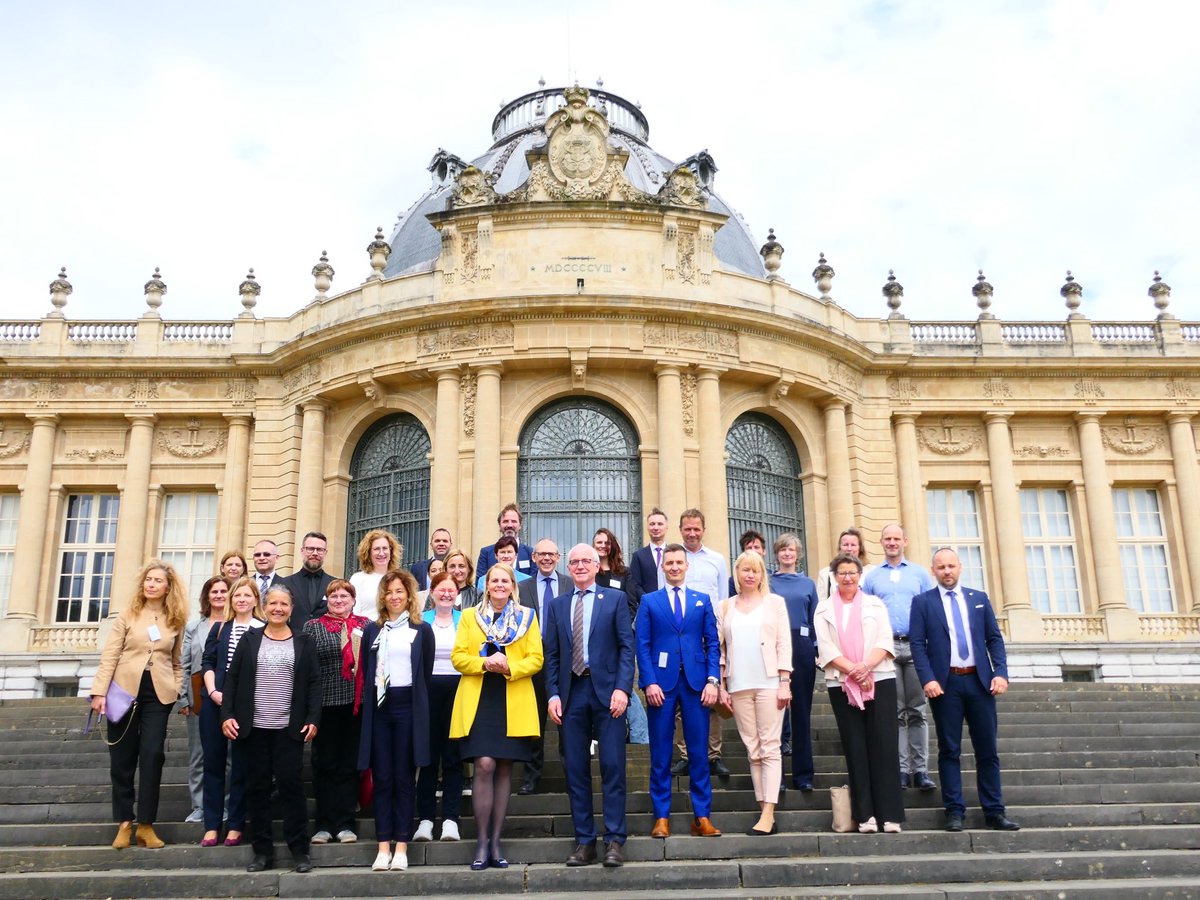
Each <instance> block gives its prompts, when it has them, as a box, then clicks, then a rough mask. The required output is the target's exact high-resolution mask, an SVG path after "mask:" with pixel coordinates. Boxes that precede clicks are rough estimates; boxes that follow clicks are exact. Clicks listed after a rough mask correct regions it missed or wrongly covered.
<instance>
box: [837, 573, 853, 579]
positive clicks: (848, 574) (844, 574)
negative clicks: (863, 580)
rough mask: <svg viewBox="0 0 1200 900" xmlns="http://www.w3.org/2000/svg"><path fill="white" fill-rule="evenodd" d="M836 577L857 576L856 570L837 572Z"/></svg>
mask: <svg viewBox="0 0 1200 900" xmlns="http://www.w3.org/2000/svg"><path fill="white" fill-rule="evenodd" d="M837 577H838V578H857V577H858V572H838V573H837Z"/></svg>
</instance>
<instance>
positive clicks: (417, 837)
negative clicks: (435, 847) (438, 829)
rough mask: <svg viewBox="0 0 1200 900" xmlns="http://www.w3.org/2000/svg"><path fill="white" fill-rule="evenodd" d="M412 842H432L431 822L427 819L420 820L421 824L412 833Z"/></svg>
mask: <svg viewBox="0 0 1200 900" xmlns="http://www.w3.org/2000/svg"><path fill="white" fill-rule="evenodd" d="M413 840H414V841H432V840H433V822H431V821H430V820H429V819H422V820H421V824H419V825H418V826H417V830H416V831H414V832H413Z"/></svg>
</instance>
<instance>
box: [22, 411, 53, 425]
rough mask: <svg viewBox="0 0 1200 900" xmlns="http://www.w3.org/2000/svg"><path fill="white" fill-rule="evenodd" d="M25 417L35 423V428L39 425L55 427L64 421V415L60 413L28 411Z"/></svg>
mask: <svg viewBox="0 0 1200 900" xmlns="http://www.w3.org/2000/svg"><path fill="white" fill-rule="evenodd" d="M25 418H27V419H28V420H29V421H30V422H31V423H32V424H33V427H34V428H36V427H37V426H39V425H50V426H51V427H53V426H55V425H57V424H58V423H59V422H61V421H62V416H60V415H59V414H58V413H26V414H25Z"/></svg>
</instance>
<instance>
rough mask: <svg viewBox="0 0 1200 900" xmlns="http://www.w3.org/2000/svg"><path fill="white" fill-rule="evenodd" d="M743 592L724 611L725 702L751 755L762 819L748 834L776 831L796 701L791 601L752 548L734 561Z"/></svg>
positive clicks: (726, 603) (727, 601) (735, 577)
mask: <svg viewBox="0 0 1200 900" xmlns="http://www.w3.org/2000/svg"><path fill="white" fill-rule="evenodd" d="M733 573H734V581H735V583H736V584H737V588H738V592H737V593H736V594H735V595H734V596H732V597H730V598H729V599H728V600H726V601H725V603H724V605H723V607H722V613H721V616H720V623H719V629H718V630H719V631H720V634H721V684H722V687H721V703H722V704H724V705H725V706H727V707H728V706H732V708H733V717H734V720H735V721H736V722H737V730H738V734H739V735H740V736H741V738H742V743H743V744H745V745H746V754H747V756H748V757H749V758H750V780H751V781H752V782H753V784H754V799H755V800H757V801H758V807H759V810H760V815H759V817H758V821H757V822H755V823H754V825H753V826H751V827H750V829H749V830H748V831H747V832H746V834H749V835H754V836H758V835H768V834H777V833H778V832H779V828H778V826H777V825H776V824H775V806H776V804H778V802H779V785H780V782H781V781H782V780H783V757H782V755H781V753H780V743H779V734H780V731H781V730H782V728H783V715H784V710H786V709H787V708H788V705H789V704H790V703H791V702H792V629H791V625H790V624H789V622H788V613H787V605H786V604H785V603H784V600H783V598H782V597H780V596H779V595H778V594H772V593H770V592H769V591H768V587H767V566H766V563H764V562H763V558H762V556H760V555H759V554H758V553H756V552H754V551H753V550H747V551H746V552H745V553H743V554H742V555H741V556H739V557H738V558H737V560H736V561H735V562H734V564H733Z"/></svg>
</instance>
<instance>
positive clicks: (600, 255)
mask: <svg viewBox="0 0 1200 900" xmlns="http://www.w3.org/2000/svg"><path fill="white" fill-rule="evenodd" d="M648 130H649V129H648V124H647V122H646V119H645V117H644V116H643V115H642V113H641V111H640V110H639V109H638V108H637V107H635V106H634V105H632V104H630V103H628V102H626V101H625V100H623V99H622V98H620V97H618V96H616V95H613V94H611V93H607V92H604V91H594V92H591V93H590V94H589V93H588V92H587V91H585V90H583V89H578V88H569V89H567V90H565V91H563V90H551V89H546V88H542V89H539V90H538V91H535V92H533V93H531V94H528V95H525V96H524V97H521V98H518V100H516V101H513V102H512V103H510V104H508V106H506V107H505V108H504V109H502V110H501V112H500V114H498V115H497V116H496V120H495V121H494V123H493V138H494V144H493V146H492V147H491V148H490V149H489V150H488V151H487V152H486V153H485V154H483V155H482V156H480V157H478V158H476V159H475V160H473V161H472V162H470V163H468V162H466V161H464V160H463V159H461V158H459V157H456V156H454V155H452V154H449V153H446V152H444V151H439V153H438V154H437V155H436V156H435V157H434V158H433V160H432V162H431V164H430V172H431V174H432V176H433V185H432V187H431V188H430V190H429V191H428V192H427V193H426V194H425V195H424V196H423V197H422V198H420V199H419V200H418V201H417V202H416V203H415V204H414V205H413V207H412V208H410V210H409V211H408V212H407V213H406V214H405V215H404V216H403V217H401V221H400V223H399V224H398V225H397V226H396V228H395V229H394V231H393V233H392V234H391V236H390V238H385V235H384V233H383V231H382V230H380V231H379V232H378V233H377V234H376V236H375V239H374V240H373V241H371V243H370V244H369V246H368V247H367V253H368V256H369V261H370V272H369V275H368V277H367V278H366V280H365V281H363V282H362V283H361V284H359V285H357V286H355V287H353V288H351V289H349V290H346V291H344V292H341V293H331V287H332V281H333V278H334V276H335V273H334V270H333V267H332V266H331V264H330V261H329V260H327V259H325V258H324V256H322V258H321V259H320V261H319V262H318V263H317V264H316V266H314V268H313V277H314V283H315V288H316V295H315V296H314V297H313V298H312V300H311V301H310V302H307V303H306V305H304V306H303V307H302V308H301V309H299V310H298V311H297V312H295V313H294V314H293V315H291V316H289V317H287V318H280V319H263V318H259V317H257V316H256V315H255V312H254V306H255V302H256V297H257V295H258V292H259V290H260V288H259V285H258V283H257V281H256V280H255V278H254V276H253V272H251V273H250V274H249V275H248V276H247V278H246V280H245V281H244V282H243V283H242V285H241V286H240V289H239V292H240V297H241V302H242V305H243V311H242V313H241V314H240V315H239V316H238V317H236V318H234V319H232V320H226V321H205V322H170V321H166V320H164V319H163V318H162V317H161V316H160V313H159V307H160V306H161V304H162V303H163V295H164V294H165V292H166V285H165V284H164V282H163V281H162V279H161V278H160V277H159V275H158V273H157V272H156V274H155V276H154V277H152V278H151V279H150V280H149V281H148V282H147V283H146V286H145V294H146V302H147V309H146V311H145V313H144V314H143V315H142V316H141V317H140V318H138V319H135V320H126V321H111V322H94V321H89V322H84V321H73V320H71V319H70V318H69V317H68V315H67V313H66V306H67V304H68V300H69V295H70V293H71V290H72V288H71V285H70V282H69V281H68V279H67V276H66V272H65V271H64V272H63V273H61V274H60V275H59V277H58V278H56V279H55V280H54V282H53V283H52V284H51V286H50V290H51V311H50V312H49V313H48V314H47V315H45V316H44V317H43V318H41V319H33V320H21V321H16V320H10V321H3V322H0V358H2V360H3V370H2V371H0V615H2V617H0V678H2V680H0V696H8V697H13V696H31V695H40V694H42V693H45V692H48V691H49V692H55V691H57V692H64V691H65V692H71V693H73V692H75V691H77V690H85V689H86V687H87V684H88V683H89V680H90V676H91V672H92V671H93V669H94V666H95V661H96V657H97V652H98V642H99V641H100V640H101V639H102V634H103V630H104V622H105V620H106V619H107V618H109V617H110V616H111V615H113V614H114V612H116V611H117V610H119V609H120V608H121V607H122V606H123V605H124V604H125V603H127V602H128V599H129V596H130V595H131V592H132V590H133V588H134V585H133V583H132V582H133V580H134V578H135V576H136V573H137V572H138V570H139V568H140V566H141V565H142V564H143V562H144V560H145V559H146V558H148V557H151V556H162V557H164V558H167V559H169V560H172V561H173V562H175V563H176V564H177V565H178V566H179V567H180V568H181V570H183V571H184V573H185V576H186V577H187V578H188V579H189V583H190V584H191V585H192V586H193V595H194V588H195V587H196V586H198V584H199V583H200V582H202V581H203V580H204V578H206V577H208V575H210V574H212V572H213V571H214V569H215V560H216V558H218V557H219V556H220V554H221V553H222V551H224V550H226V549H231V548H238V549H242V550H243V552H245V551H246V549H247V548H248V547H250V546H251V545H252V544H253V543H254V542H255V541H257V540H259V539H262V538H271V539H273V540H275V541H277V542H278V543H279V546H280V551H281V554H282V556H281V568H284V569H285V570H288V567H289V564H290V563H291V561H292V560H293V559H294V552H295V548H296V547H297V545H298V544H297V540H298V537H300V536H302V535H303V534H304V533H305V532H306V531H308V530H310V529H312V528H318V527H319V528H320V529H321V530H323V531H324V532H326V533H327V534H328V535H329V537H330V540H331V554H330V557H329V562H328V564H327V568H328V569H329V570H330V571H334V572H338V571H342V570H343V569H345V567H346V566H347V565H350V554H352V551H353V545H354V544H355V543H356V541H357V539H358V537H359V536H360V535H361V534H362V533H364V531H365V530H366V529H368V528H370V527H374V526H376V525H384V526H387V527H391V528H393V529H394V530H396V531H397V533H398V534H400V535H401V537H402V539H403V540H404V543H405V544H406V545H408V557H409V558H411V559H416V558H420V557H422V556H423V555H424V552H423V551H424V543H425V541H426V540H427V537H428V532H429V529H430V527H431V526H432V527H437V526H443V527H447V528H449V529H450V530H451V532H452V534H453V535H454V537H455V542H456V543H457V544H459V545H462V546H465V547H468V548H470V552H471V554H472V556H473V555H474V551H475V549H477V548H478V547H479V546H481V545H482V544H483V543H485V542H490V541H491V540H493V539H494V536H495V533H496V526H495V521H496V520H495V516H496V513H497V511H498V510H499V509H500V507H501V506H502V505H503V504H504V503H505V502H507V501H509V500H513V499H516V500H518V501H519V502H520V503H521V504H522V506H523V507H524V508H525V510H526V514H527V521H526V528H525V531H524V537H526V538H529V539H536V538H537V537H540V536H541V535H543V534H550V535H553V536H555V537H556V538H557V539H559V540H560V542H565V541H570V540H578V539H584V540H588V539H590V536H591V533H592V532H593V531H594V530H595V528H596V527H597V526H598V525H601V524H605V525H608V526H609V527H611V528H613V530H614V531H616V533H617V534H618V535H619V536H620V537H621V539H622V540H623V541H624V542H625V543H626V544H627V546H628V547H629V552H631V551H632V549H633V547H636V546H637V545H638V544H639V543H642V542H644V538H643V536H642V533H641V527H642V522H643V521H644V517H645V514H646V512H647V511H648V510H649V509H650V508H652V507H654V506H659V507H662V508H663V509H665V510H667V512H668V514H669V516H670V517H671V518H672V519H673V520H674V519H676V518H677V516H678V514H679V512H680V511H682V510H683V509H685V508H686V507H689V506H698V507H699V508H701V509H702V510H704V512H705V514H706V516H707V519H708V535H707V539H706V543H708V544H709V545H710V546H714V547H717V548H721V549H728V548H729V547H730V544H731V541H736V538H737V534H738V532H740V531H741V530H742V529H743V528H745V527H751V526H754V527H758V528H759V529H760V530H763V531H765V532H766V533H767V534H768V536H773V535H776V534H778V533H779V532H781V531H783V530H785V529H786V530H797V531H800V532H801V533H802V534H803V535H804V538H805V542H806V546H807V561H808V568H809V569H810V570H811V571H814V572H815V571H816V570H817V569H818V568H820V567H821V566H822V565H823V564H824V563H825V561H827V560H828V559H829V558H830V556H831V555H832V553H833V550H834V542H835V540H836V536H837V534H838V532H839V531H841V529H842V528H844V527H845V526H847V525H850V524H856V525H858V526H859V527H861V528H863V529H864V531H865V532H866V533H868V534H877V533H878V530H879V529H880V528H881V527H882V526H883V525H884V524H886V523H888V522H890V521H894V520H897V519H898V520H900V521H903V522H904V523H905V524H906V525H907V526H908V529H909V532H910V536H911V545H910V553H909V556H910V557H911V558H913V559H915V560H918V561H922V562H924V561H925V560H927V559H928V554H929V551H930V548H931V547H932V546H935V545H941V544H952V545H955V546H957V547H959V549H960V552H961V553H962V555H963V558H964V561H965V563H966V568H967V576H966V578H965V579H964V580H969V581H970V582H971V583H973V584H977V585H980V586H982V587H985V588H986V589H987V590H989V591H990V592H991V595H992V597H993V601H994V602H995V604H996V606H997V612H998V614H999V615H1000V619H1001V622H1002V624H1003V627H1004V628H1005V630H1006V633H1007V635H1008V639H1009V641H1010V644H1011V650H1010V653H1011V656H1012V657H1013V661H1014V666H1013V671H1014V676H1015V677H1025V678H1031V677H1040V678H1060V677H1063V675H1064V673H1069V672H1071V671H1073V670H1081V671H1083V672H1084V673H1086V674H1085V676H1083V677H1097V678H1103V679H1122V678H1126V679H1129V678H1132V679H1149V680H1169V679H1187V680H1200V463H1198V462H1197V450H1196V448H1197V433H1196V431H1197V414H1198V413H1200V323H1197V322H1182V321H1180V320H1178V319H1177V318H1175V317H1174V316H1173V315H1172V314H1171V312H1170V311H1169V301H1170V288H1169V287H1168V286H1167V285H1166V284H1165V283H1163V282H1162V281H1161V279H1159V278H1158V277H1157V276H1156V277H1155V280H1154V282H1153V283H1152V285H1151V286H1150V289H1149V294H1150V299H1149V300H1148V301H1147V309H1148V310H1150V309H1151V308H1154V309H1156V312H1157V317H1156V318H1154V319H1152V320H1149V321H1143V322H1094V321H1089V320H1088V319H1086V318H1084V317H1083V316H1082V315H1081V314H1080V313H1079V311H1078V307H1079V293H1080V290H1081V288H1080V287H1079V285H1078V283H1076V282H1075V281H1074V280H1073V279H1071V278H1068V280H1067V283H1066V284H1064V286H1063V288H1062V295H1063V298H1064V301H1065V307H1064V311H1065V317H1064V318H1062V319H1059V320H1055V321H1041V322H1006V321H1001V320H999V319H996V318H995V317H993V315H992V314H991V313H990V312H989V311H988V308H989V306H990V302H991V287H990V286H989V285H988V284H987V282H986V281H985V280H984V278H983V275H982V273H981V274H980V277H979V281H978V283H977V284H976V285H975V287H974V294H975V297H976V300H977V305H978V308H979V315H978V318H977V319H975V320H974V321H957V322H916V321H910V320H909V319H907V318H906V317H905V316H904V315H903V313H902V301H903V289H902V287H901V286H900V284H899V283H898V282H896V281H895V279H894V278H892V277H889V279H888V282H887V283H886V284H885V285H884V287H883V293H884V297H885V299H886V303H887V307H888V309H889V310H890V312H889V314H888V315H887V316H886V317H884V318H878V319H867V318H858V317H855V316H853V315H851V314H850V313H848V312H847V311H846V310H845V309H843V308H842V307H840V306H839V305H838V304H837V303H836V302H835V300H834V299H833V297H832V294H831V292H832V289H833V281H834V278H835V272H834V270H833V268H832V266H831V265H830V264H829V263H828V261H826V260H825V258H824V257H822V258H821V259H820V260H819V261H818V264H817V267H816V268H815V269H814V270H813V273H812V277H813V284H814V289H813V290H811V291H804V290H801V289H799V288H797V287H796V286H794V285H792V284H790V283H789V282H788V281H787V280H785V279H784V277H782V275H783V274H785V270H784V269H783V268H782V266H781V261H782V256H783V248H782V246H781V245H780V244H779V242H778V241H776V239H775V238H774V235H773V234H772V235H771V236H770V238H769V239H768V240H767V242H766V243H765V244H763V245H761V246H759V245H758V244H757V243H756V242H754V241H753V240H752V239H751V236H750V234H749V232H748V230H747V229H746V227H745V225H744V224H743V223H742V222H741V220H740V219H739V218H738V217H737V216H736V214H735V213H734V212H733V211H732V209H731V208H730V207H729V206H727V205H726V204H725V202H724V201H723V200H722V199H721V198H720V196H719V195H718V194H717V193H716V192H715V189H714V180H715V172H716V166H715V164H714V162H713V160H712V158H711V157H710V156H708V154H707V153H700V154H696V155H695V156H693V157H691V158H689V159H687V160H685V161H683V162H682V163H678V164H677V163H674V162H672V161H670V160H667V159H665V158H663V157H661V156H660V155H659V154H657V153H656V152H654V151H653V150H652V149H651V148H650V147H649V145H648V143H647V139H648ZM365 269H366V266H364V270H365ZM1151 304H1153V307H1152V305H1151ZM871 549H872V550H874V551H875V554H874V555H875V556H876V557H878V555H879V554H878V549H877V547H872V548H871Z"/></svg>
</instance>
